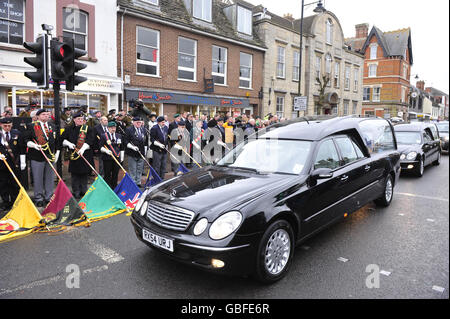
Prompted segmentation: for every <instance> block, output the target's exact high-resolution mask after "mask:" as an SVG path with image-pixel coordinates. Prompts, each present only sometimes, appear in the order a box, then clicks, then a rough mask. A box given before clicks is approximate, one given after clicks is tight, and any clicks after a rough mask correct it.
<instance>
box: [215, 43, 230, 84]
mask: <svg viewBox="0 0 450 319" xmlns="http://www.w3.org/2000/svg"><path fill="white" fill-rule="evenodd" d="M212 77H213V79H214V84H222V85H226V84H227V49H226V48H222V47H218V46H215V45H213V47H212Z"/></svg>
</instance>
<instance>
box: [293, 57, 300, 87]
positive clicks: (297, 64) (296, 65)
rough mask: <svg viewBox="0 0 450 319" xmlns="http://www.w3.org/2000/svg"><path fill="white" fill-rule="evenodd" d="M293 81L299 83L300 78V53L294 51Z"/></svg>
mask: <svg viewBox="0 0 450 319" xmlns="http://www.w3.org/2000/svg"><path fill="white" fill-rule="evenodd" d="M292 62H293V63H292V80H293V81H298V80H299V77H300V52H299V51H294V61H292Z"/></svg>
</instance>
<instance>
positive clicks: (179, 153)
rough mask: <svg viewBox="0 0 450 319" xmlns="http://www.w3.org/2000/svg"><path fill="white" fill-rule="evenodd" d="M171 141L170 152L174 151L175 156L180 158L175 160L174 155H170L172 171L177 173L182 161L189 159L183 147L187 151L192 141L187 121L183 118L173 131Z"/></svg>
mask: <svg viewBox="0 0 450 319" xmlns="http://www.w3.org/2000/svg"><path fill="white" fill-rule="evenodd" d="M169 143H170V146H171V150H170V152H171V153H172V155H174V157H175V158H177V159H178V160H175V158H174V157H173V156H171V157H170V160H171V162H172V171H173V172H174V174H176V173H177V171H178V168H179V167H180V161H181V162H188V161H189V160H186V157H187V155H186V154H185V153H184V152H183V149H184V150H185V151H186V150H187V149H188V148H187V146H188V145H189V143H190V135H189V132H188V130H187V129H186V122H185V121H184V120H183V119H181V120H180V121H179V122H178V127H177V128H176V129H174V130H173V131H172V132H171V135H170V141H169Z"/></svg>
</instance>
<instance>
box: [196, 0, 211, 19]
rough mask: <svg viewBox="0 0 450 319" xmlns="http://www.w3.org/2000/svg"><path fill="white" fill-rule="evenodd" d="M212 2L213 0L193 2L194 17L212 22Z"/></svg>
mask: <svg viewBox="0 0 450 319" xmlns="http://www.w3.org/2000/svg"><path fill="white" fill-rule="evenodd" d="M211 1H212V0H193V12H192V13H193V16H194V17H195V18H198V19H201V20H205V21H208V22H211V8H212V6H211Z"/></svg>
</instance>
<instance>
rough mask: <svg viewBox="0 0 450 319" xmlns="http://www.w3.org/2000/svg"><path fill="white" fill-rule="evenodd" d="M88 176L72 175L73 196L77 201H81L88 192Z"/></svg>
mask: <svg viewBox="0 0 450 319" xmlns="http://www.w3.org/2000/svg"><path fill="white" fill-rule="evenodd" d="M88 176H89V175H88V174H82V175H81V174H74V173H72V194H73V196H74V197H75V198H76V199H80V198H81V197H83V196H84V194H86V192H87V190H88Z"/></svg>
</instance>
